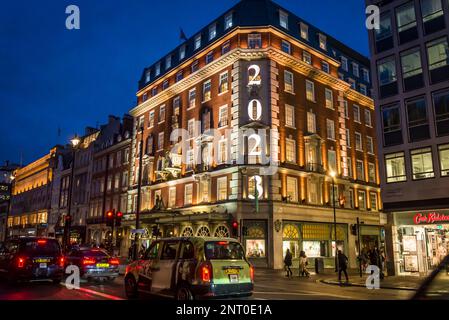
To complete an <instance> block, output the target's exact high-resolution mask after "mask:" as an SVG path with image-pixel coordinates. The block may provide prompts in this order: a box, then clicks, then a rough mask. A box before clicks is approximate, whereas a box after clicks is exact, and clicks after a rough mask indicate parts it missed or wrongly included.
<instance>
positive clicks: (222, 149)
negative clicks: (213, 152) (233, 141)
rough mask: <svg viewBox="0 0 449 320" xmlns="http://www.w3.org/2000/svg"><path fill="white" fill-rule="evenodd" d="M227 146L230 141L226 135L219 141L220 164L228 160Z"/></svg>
mask: <svg viewBox="0 0 449 320" xmlns="http://www.w3.org/2000/svg"><path fill="white" fill-rule="evenodd" d="M227 148H228V143H227V140H226V138H225V137H224V136H222V137H221V139H220V141H219V142H218V159H217V161H218V164H223V163H226V162H227V158H228V157H227V151H228V150H227Z"/></svg>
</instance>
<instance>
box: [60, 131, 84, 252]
mask: <svg viewBox="0 0 449 320" xmlns="http://www.w3.org/2000/svg"><path fill="white" fill-rule="evenodd" d="M80 142H81V139H80V138H78V136H77V135H75V137H74V138H73V139H71V140H70V143H71V144H72V170H71V172H70V181H69V197H68V199H67V200H68V203H67V215H66V217H65V221H64V237H63V243H62V247H63V248H64V250H67V247H68V245H69V243H70V228H71V225H72V215H71V209H72V193H73V184H74V183H73V176H74V173H75V156H76V148H77V147H78V145H79V144H80Z"/></svg>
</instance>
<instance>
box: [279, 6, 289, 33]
mask: <svg viewBox="0 0 449 320" xmlns="http://www.w3.org/2000/svg"><path fill="white" fill-rule="evenodd" d="M279 24H280V25H281V27H282V28H285V29H288V13H287V12H285V11H282V10H279Z"/></svg>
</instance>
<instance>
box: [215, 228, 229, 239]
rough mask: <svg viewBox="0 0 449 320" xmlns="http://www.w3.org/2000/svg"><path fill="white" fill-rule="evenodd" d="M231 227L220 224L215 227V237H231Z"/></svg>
mask: <svg viewBox="0 0 449 320" xmlns="http://www.w3.org/2000/svg"><path fill="white" fill-rule="evenodd" d="M229 236H230V234H229V229H228V228H227V227H226V226H218V227H217V228H216V229H215V233H214V237H216V238H229Z"/></svg>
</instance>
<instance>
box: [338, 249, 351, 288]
mask: <svg viewBox="0 0 449 320" xmlns="http://www.w3.org/2000/svg"><path fill="white" fill-rule="evenodd" d="M337 259H338V281H341V273H342V272H343V273H344V274H345V278H346V282H349V277H348V272H347V271H346V270H347V269H348V257H347V256H346V255H345V254H344V253H343V252H342V251H341V250H338V257H337Z"/></svg>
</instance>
